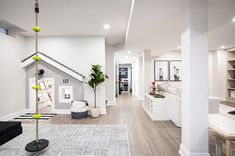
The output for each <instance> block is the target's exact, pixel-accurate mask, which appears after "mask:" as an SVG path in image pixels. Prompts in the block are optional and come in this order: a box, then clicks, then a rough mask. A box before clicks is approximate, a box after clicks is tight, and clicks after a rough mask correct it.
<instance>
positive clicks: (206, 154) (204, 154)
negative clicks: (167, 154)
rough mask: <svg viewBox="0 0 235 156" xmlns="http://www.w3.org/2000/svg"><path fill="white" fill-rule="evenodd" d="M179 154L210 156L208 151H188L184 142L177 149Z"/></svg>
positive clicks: (183, 155)
mask: <svg viewBox="0 0 235 156" xmlns="http://www.w3.org/2000/svg"><path fill="white" fill-rule="evenodd" d="M179 154H180V156H210V154H209V153H193V152H190V151H189V150H188V149H187V148H186V147H185V145H184V144H182V143H181V144H180V150H179Z"/></svg>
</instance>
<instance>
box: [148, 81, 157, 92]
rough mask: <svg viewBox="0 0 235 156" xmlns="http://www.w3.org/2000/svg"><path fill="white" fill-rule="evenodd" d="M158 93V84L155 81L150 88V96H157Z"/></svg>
mask: <svg viewBox="0 0 235 156" xmlns="http://www.w3.org/2000/svg"><path fill="white" fill-rule="evenodd" d="M156 91H157V87H156V82H155V81H153V82H152V86H151V87H150V93H149V94H150V95H155V94H156Z"/></svg>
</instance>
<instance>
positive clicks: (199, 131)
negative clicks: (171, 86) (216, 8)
mask: <svg viewBox="0 0 235 156" xmlns="http://www.w3.org/2000/svg"><path fill="white" fill-rule="evenodd" d="M185 2H186V3H185V6H184V8H183V23H182V26H183V31H182V67H183V75H182V143H181V145H180V150H179V153H180V155H181V156H209V153H208V27H207V23H208V17H207V16H208V0H185Z"/></svg>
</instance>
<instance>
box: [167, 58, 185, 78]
mask: <svg viewBox="0 0 235 156" xmlns="http://www.w3.org/2000/svg"><path fill="white" fill-rule="evenodd" d="M169 72H170V74H169V80H170V81H182V61H181V60H171V61H169Z"/></svg>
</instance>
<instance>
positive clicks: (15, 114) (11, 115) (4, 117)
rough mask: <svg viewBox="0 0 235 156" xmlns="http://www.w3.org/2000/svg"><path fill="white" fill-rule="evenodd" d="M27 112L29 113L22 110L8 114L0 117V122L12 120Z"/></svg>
mask: <svg viewBox="0 0 235 156" xmlns="http://www.w3.org/2000/svg"><path fill="white" fill-rule="evenodd" d="M27 112H29V110H28V109H22V110H19V111H16V112H13V113H10V114H7V115H4V116H2V117H0V121H9V120H12V119H14V118H16V117H19V116H20V115H23V114H25V113H27Z"/></svg>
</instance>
